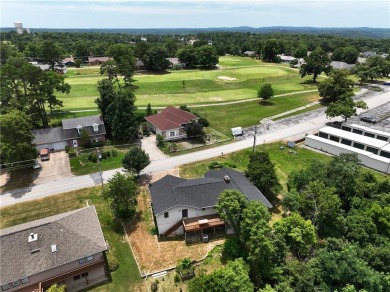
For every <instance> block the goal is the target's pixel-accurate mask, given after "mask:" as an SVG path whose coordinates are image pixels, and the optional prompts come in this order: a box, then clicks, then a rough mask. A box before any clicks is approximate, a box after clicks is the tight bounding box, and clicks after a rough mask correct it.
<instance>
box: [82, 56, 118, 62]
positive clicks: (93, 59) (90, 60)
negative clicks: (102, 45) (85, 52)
mask: <svg viewBox="0 0 390 292" xmlns="http://www.w3.org/2000/svg"><path fill="white" fill-rule="evenodd" d="M109 60H112V59H111V58H110V57H88V62H89V63H91V62H96V61H98V62H107V61H109Z"/></svg>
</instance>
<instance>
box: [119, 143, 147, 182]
mask: <svg viewBox="0 0 390 292" xmlns="http://www.w3.org/2000/svg"><path fill="white" fill-rule="evenodd" d="M149 164H150V158H149V154H148V153H146V152H145V151H144V150H142V149H141V148H140V147H131V148H130V149H129V151H127V153H126V155H125V157H124V158H123V160H122V165H123V168H124V169H126V170H127V171H130V172H133V173H135V174H136V176H137V177H138V176H139V174H140V172H141V171H142V170H143V169H145V167H147V166H148V165H149Z"/></svg>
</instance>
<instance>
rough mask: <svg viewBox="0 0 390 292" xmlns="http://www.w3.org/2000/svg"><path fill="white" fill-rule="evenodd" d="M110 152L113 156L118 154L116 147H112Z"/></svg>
mask: <svg viewBox="0 0 390 292" xmlns="http://www.w3.org/2000/svg"><path fill="white" fill-rule="evenodd" d="M111 152H112V156H113V157H115V156H118V151H117V150H116V149H112V150H111Z"/></svg>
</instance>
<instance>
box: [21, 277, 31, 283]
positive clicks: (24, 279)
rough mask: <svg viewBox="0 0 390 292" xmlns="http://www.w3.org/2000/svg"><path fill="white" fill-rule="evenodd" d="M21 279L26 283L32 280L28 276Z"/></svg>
mask: <svg viewBox="0 0 390 292" xmlns="http://www.w3.org/2000/svg"><path fill="white" fill-rule="evenodd" d="M20 281H22V284H26V283H28V282H30V279H29V278H28V277H26V278H23V279H21V280H20Z"/></svg>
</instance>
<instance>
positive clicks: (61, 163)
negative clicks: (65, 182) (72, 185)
mask: <svg viewBox="0 0 390 292" xmlns="http://www.w3.org/2000/svg"><path fill="white" fill-rule="evenodd" d="M38 160H39V163H40V164H41V165H42V168H40V169H37V170H35V171H34V184H35V185H39V184H42V183H46V182H49V181H53V180H58V179H63V178H66V177H71V176H73V175H72V172H71V171H70V163H69V157H68V154H67V153H66V152H65V151H61V152H55V153H50V160H46V161H40V159H39V158H38Z"/></svg>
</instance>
